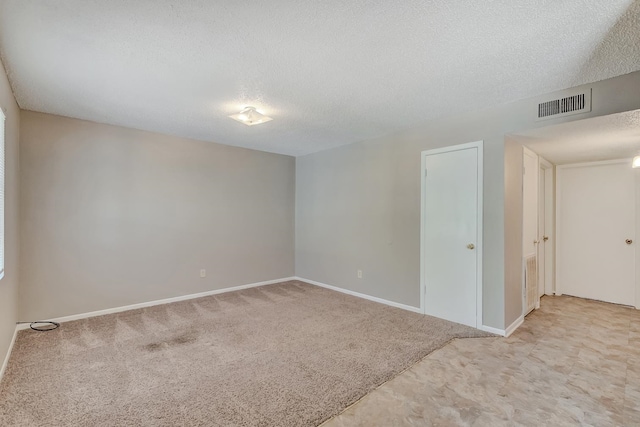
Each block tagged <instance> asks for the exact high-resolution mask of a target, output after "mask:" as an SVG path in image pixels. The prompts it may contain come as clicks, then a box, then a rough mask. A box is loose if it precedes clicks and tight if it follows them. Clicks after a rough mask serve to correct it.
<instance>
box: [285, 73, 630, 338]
mask: <svg viewBox="0 0 640 427" xmlns="http://www.w3.org/2000/svg"><path fill="white" fill-rule="evenodd" d="M581 88H583V89H588V88H593V92H592V99H593V109H592V111H591V112H589V113H584V114H580V115H575V116H568V117H561V118H556V119H551V120H545V121H537V120H536V112H537V104H538V102H542V101H547V100H549V99H553V97H555V96H558V95H562V94H563V92H558V93H554V94H548V95H542V96H540V97H537V98H535V99H528V100H522V101H518V102H515V103H511V104H507V105H503V106H499V107H493V108H490V109H486V110H482V111H477V112H469V113H465V114H460V115H458V116H455V117H446V118H441V119H437V120H431V121H428V122H426V123H425V124H424V126H422V127H420V128H417V129H412V130H409V131H406V132H402V133H398V134H396V135H392V136H388V137H384V138H379V139H375V140H371V141H363V142H359V143H355V144H351V145H347V146H343V147H338V148H335V149H332V150H327V151H322V152H319V153H314V154H310V155H307V156H303V157H298V158H297V159H296V165H297V166H296V274H297V275H298V276H300V277H303V278H307V279H310V280H315V281H318V282H323V283H326V284H329V285H333V286H338V287H341V288H343V289H347V290H351V291H355V292H360V293H364V294H367V295H371V296H375V297H378V298H384V299H387V300H390V301H394V302H398V303H402V304H406V305H410V306H414V307H418V306H420V301H419V299H420V288H419V285H420V259H419V256H420V179H421V171H420V152H421V151H423V150H427V149H432V148H438V147H443V146H448V145H455V144H461V143H467V142H472V141H478V140H483V141H484V171H485V175H484V185H485V191H484V224H483V233H484V254H483V256H484V260H483V270H484V272H483V282H484V284H483V316H484V321H483V322H484V324H485V325H486V326H491V327H494V328H499V329H503V328H505V325H507V326H508V325H510V324H511V323H512V322H514V321H515V320H516V319H517V318H518V317H519V316H520V315H521V314H522V293H521V292H522V289H521V280H520V274H521V262H522V244H521V242H520V245H519V248H514V251H513V252H511V251H510V250H509V251H507V250H505V249H506V248H510V245H511V243H509V244H508V245H507V246H505V245H506V242H505V239H511V233H513V230H512V229H511V228H510V227H511V226H512V225H513V224H514V223H515V222H514V221H516V219H515V218H517V221H521V218H522V208H520V209H519V210H515V211H514V209H512V206H514V205H512V203H511V202H512V201H513V200H515V199H517V197H518V196H517V195H515V193H517V192H521V191H522V188H521V187H516V186H514V185H511V183H510V182H509V184H508V185H507V182H506V181H505V176H507V175H510V174H511V173H512V172H513V171H511V172H510V171H509V170H510V167H511V166H508V167H507V168H505V135H506V134H509V133H512V132H517V131H521V130H525V129H532V128H537V127H542V126H548V125H552V124H557V123H561V122H567V121H573V120H579V119H584V118H588V117H595V116H600V115H605V114H613V113H617V112H622V111H629V110H634V109H638V108H639V107H640V73H639V72H636V73H632V74H628V75H625V76H620V77H616V78H614V79H609V80H604V81H601V82H597V83H594V84H590V85H585V86H583V87H581ZM563 96H564V95H563ZM521 161H522V160H521V159H520V162H521ZM512 193H514V194H512ZM519 197H520V198H521V195H520V196H519ZM520 206H521V203H520ZM505 231H506V234H505ZM507 236H508V237H507ZM513 268H517V270H518V280H513V277H512V275H513V272H512V269H513ZM358 269H360V270H363V277H362V279H359V278H358V277H357V275H356V270H358Z"/></svg>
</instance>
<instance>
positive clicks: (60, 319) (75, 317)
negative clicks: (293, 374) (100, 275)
mask: <svg viewBox="0 0 640 427" xmlns="http://www.w3.org/2000/svg"><path fill="white" fill-rule="evenodd" d="M289 280H297V278H295V277H285V278H282V279H274V280H267V281H264V282H257V283H249V284H247V285H240V286H233V287H231V288H222V289H214V290H212V291H206V292H200V293H197V294H189V295H182V296H179V297H173V298H165V299H159V300H155V301H148V302H141V303H138V304H131V305H124V306H122V307H114V308H107V309H105V310H98V311H91V312H88V313H81V314H73V315H71V316H64V317H57V318H54V319H37V320H43V321H44V320H48V321H52V322H58V323H64V322H70V321H72V320H79V319H87V318H89V317H96V316H104V315H105V314H112V313H120V312H122V311H128V310H135V309H137V308H145V307H152V306H154V305H161V304H169V303H171V302H178V301H186V300H190V299H194V298H201V297H208V296H210V295H218V294H223V293H226V292H233V291H240V290H242V289H249V288H255V287H258V286H264V285H273V284H274V283H280V282H286V281H289ZM16 329H17V330H22V329H29V323H23V324H19V325H18V326H17V328H16Z"/></svg>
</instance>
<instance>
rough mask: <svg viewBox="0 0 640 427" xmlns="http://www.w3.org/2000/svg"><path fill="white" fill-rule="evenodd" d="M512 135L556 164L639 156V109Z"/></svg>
mask: <svg viewBox="0 0 640 427" xmlns="http://www.w3.org/2000/svg"><path fill="white" fill-rule="evenodd" d="M512 136H513V137H514V138H515V139H516V140H517V141H518V142H521V143H523V144H524V145H526V146H527V147H529V148H531V149H532V150H533V151H535V152H536V153H538V154H540V155H541V156H542V157H544V158H546V159H547V160H548V161H550V162H551V163H554V164H556V165H563V164H568V163H581V162H591V161H598V160H614V159H624V158H630V157H634V156H636V155H640V110H636V111H628V112H624V113H619V114H612V115H609V116H601V117H594V118H591V119H585V120H578V121H574V122H568V123H563V124H559V125H555V126H548V127H545V128H540V129H535V130H531V131H527V132H522V133H518V134H517V135H512Z"/></svg>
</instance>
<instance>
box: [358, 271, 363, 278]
mask: <svg viewBox="0 0 640 427" xmlns="http://www.w3.org/2000/svg"><path fill="white" fill-rule="evenodd" d="M358 279H362V270H358Z"/></svg>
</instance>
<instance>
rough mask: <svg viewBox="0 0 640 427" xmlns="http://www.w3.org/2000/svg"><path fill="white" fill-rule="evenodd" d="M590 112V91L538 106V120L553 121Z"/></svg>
mask: <svg viewBox="0 0 640 427" xmlns="http://www.w3.org/2000/svg"><path fill="white" fill-rule="evenodd" d="M589 111H591V89H589V90H588V91H587V92H585V93H579V94H576V95H571V96H567V97H564V98H559V99H554V100H552V101H547V102H542V103H540V104H538V120H545V119H555V118H556V117H562V116H569V115H572V114H580V113H588V112H589Z"/></svg>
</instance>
